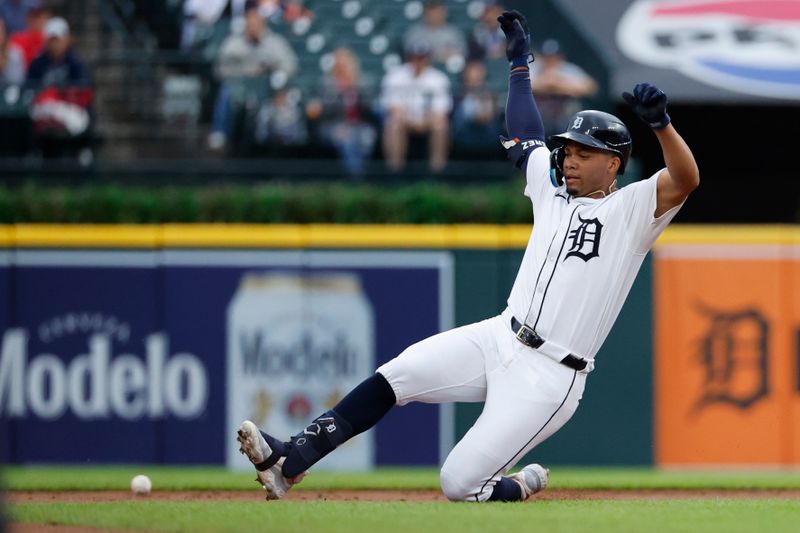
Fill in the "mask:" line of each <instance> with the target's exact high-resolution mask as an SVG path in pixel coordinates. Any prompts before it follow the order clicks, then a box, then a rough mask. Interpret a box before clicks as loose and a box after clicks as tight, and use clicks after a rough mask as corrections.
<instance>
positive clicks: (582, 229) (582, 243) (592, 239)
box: [564, 215, 603, 261]
mask: <svg viewBox="0 0 800 533" xmlns="http://www.w3.org/2000/svg"><path fill="white" fill-rule="evenodd" d="M578 220H579V221H580V225H579V226H578V227H577V228H575V229H574V230H571V231H570V232H569V235H568V239H569V240H570V241H571V242H570V248H569V250H568V251H567V255H566V256H564V261H566V260H567V259H569V258H570V257H580V258H581V259H583V260H584V261H589V259H591V258H593V257H599V256H600V233H601V231H602V230H603V225H602V224H601V223H600V221H599V220H597V219H596V218H583V217H582V216H580V215H578Z"/></svg>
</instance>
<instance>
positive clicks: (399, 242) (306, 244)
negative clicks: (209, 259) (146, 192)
mask: <svg viewBox="0 0 800 533" xmlns="http://www.w3.org/2000/svg"><path fill="white" fill-rule="evenodd" d="M530 231H531V227H530V226H528V225H524V224H519V225H489V224H487V225H470V224H456V225H412V224H407V225H391V224H387V225H378V224H374V225H336V224H285V225H284V224H250V225H248V224H164V225H126V224H120V225H112V224H96V225H77V224H76V225H67V224H63V225H57V224H52V225H51V224H17V225H6V226H3V225H0V247H2V248H14V247H19V248H455V249H458V248H469V249H488V250H498V249H521V248H524V247H525V245H526V244H527V242H528V237H529V236H530ZM670 244H681V245H686V244H689V245H703V244H794V245H800V225H740V226H733V225H725V226H724V225H703V226H701V225H675V226H670V227H669V228H667V230H666V231H665V232H664V234H663V235H662V236H661V238H660V239H659V241H658V243H657V245H670Z"/></svg>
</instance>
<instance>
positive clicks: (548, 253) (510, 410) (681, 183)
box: [237, 11, 699, 502]
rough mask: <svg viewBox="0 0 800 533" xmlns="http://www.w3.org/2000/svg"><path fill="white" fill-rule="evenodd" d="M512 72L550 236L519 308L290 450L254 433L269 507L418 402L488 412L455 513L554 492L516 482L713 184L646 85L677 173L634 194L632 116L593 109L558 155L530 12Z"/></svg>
mask: <svg viewBox="0 0 800 533" xmlns="http://www.w3.org/2000/svg"><path fill="white" fill-rule="evenodd" d="M499 21H500V24H501V27H502V29H503V32H504V33H505V35H506V39H507V50H506V53H507V56H508V59H509V61H510V63H511V73H510V80H509V95H508V102H507V119H506V121H507V124H506V126H507V129H508V133H509V135H510V137H511V139H510V140H508V139H505V140H504V141H503V144H504V146H505V147H506V149H507V151H508V155H509V157H510V159H512V161H513V162H514V163H515V164H516V165H517V166H518V167H519V168H521V169H522V170H523V171H524V172H525V176H526V185H525V191H524V192H525V195H526V196H528V197H529V198H530V200H531V203H532V204H533V211H534V213H535V216H536V224H535V228H534V231H533V233H532V234H531V237H530V240H529V242H528V246H527V249H526V251H525V255H524V257H523V259H522V264H521V266H520V269H519V273H518V274H517V278H516V281H515V282H514V286H513V288H512V290H511V295H510V296H509V298H508V307H507V308H506V309H505V310H504V311H503V312H502V313H501V314H500V315H498V316H495V317H493V318H490V319H487V320H484V321H482V322H478V323H476V324H470V325H468V326H463V327H460V328H457V329H454V330H451V331H446V332H444V333H440V334H438V335H434V336H433V337H430V338H428V339H425V340H423V341H421V342H419V343H417V344H414V345H412V346H410V347H409V348H407V349H406V350H405V351H403V353H401V354H400V355H399V356H397V357H396V358H395V359H393V360H391V361H389V362H388V363H386V364H384V365H383V366H381V367H380V368H378V370H377V372H376V373H375V374H374V375H373V376H372V377H370V378H368V379H366V380H365V381H364V382H362V383H361V384H360V385H358V386H357V387H356V388H355V389H353V390H352V391H351V392H350V393H349V394H348V395H347V396H345V397H344V398H343V399H342V401H341V402H339V403H338V404H337V405H336V406H334V408H333V409H331V410H330V411H328V412H326V413H324V414H322V415H321V416H320V417H318V418H317V419H315V420H314V421H313V422H312V423H311V424H310V425H309V426H308V427H306V428H305V429H304V430H302V431H301V432H300V433H298V434H297V435H295V436H293V437H291V440H290V441H289V442H282V441H280V440H278V439H276V438H274V437H272V436H270V435H268V434H267V433H263V432H261V431H259V429H258V428H257V427H256V426H255V425H254V424H253V423H252V422H250V421H245V422H243V423H242V425H241V426H240V428H239V431H238V437H237V438H238V440H239V442H240V444H241V451H242V452H243V453H244V454H246V455H247V457H248V458H249V459H250V461H251V462H252V463H253V464H254V465H255V467H256V470H257V472H258V474H257V475H258V479H257V481H259V482H260V483H261V484H262V486H263V487H264V489H265V491H266V495H267V499H278V498H281V497H283V495H284V494H285V493H286V491H287V490H289V489H290V488H291V487H292V485H294V484H295V483H297V482H299V481H300V480H301V479H302V477H303V476H304V475H305V472H306V471H307V470H308V469H309V468H310V467H311V466H312V465H313V464H314V463H316V462H317V461H319V460H320V459H321V458H322V457H324V456H325V455H326V454H328V453H330V452H331V451H332V450H334V449H335V448H336V447H337V446H339V445H340V444H342V443H343V442H345V441H346V440H347V439H349V438H351V437H352V436H354V435H357V434H359V433H361V432H363V431H366V430H367V429H369V428H371V427H372V426H374V425H375V424H376V423H377V422H378V421H379V420H380V419H381V418H382V417H383V416H384V415H385V414H386V413H387V412H388V411H389V410H390V409H391V408H392V407H393V406H395V405H405V404H407V403H409V402H414V401H417V402H428V403H443V402H479V401H483V402H485V404H484V408H483V412H482V413H481V415H480V417H478V420H477V421H476V422H475V424H474V425H473V426H472V428H470V430H469V431H468V432H467V434H466V435H465V436H464V438H463V439H461V441H460V442H459V443H458V444H456V446H455V448H453V450H452V451H451V452H450V454H449V455H448V457H447V460H446V461H445V463H444V465H443V466H442V469H441V487H442V491H443V492H444V494H445V495H446V496H447V498H449V499H450V500H453V501H474V502H482V501H487V500H489V501H492V500H500V501H520V500H525V499H527V498H529V497H530V496H531V495H533V494H535V493H537V492H539V491H541V490H542V489H544V488H545V487H546V486H547V482H548V476H549V471H548V470H546V469H545V468H543V467H542V466H540V465H538V464H531V465H528V466H525V467H524V468H523V469H522V470H521V471H519V472H518V473H515V474H512V475H508V476H506V475H505V474H506V473H507V472H508V470H509V469H510V468H512V467H513V466H514V465H515V464H516V463H517V461H518V460H519V459H520V458H521V457H522V456H523V455H525V454H526V453H527V452H529V451H530V450H531V449H533V448H535V447H536V446H537V445H538V444H539V443H541V442H542V441H544V440H545V439H547V438H548V437H550V436H551V435H552V434H553V433H555V432H556V431H558V429H559V428H560V427H561V426H563V425H564V424H565V423H566V422H567V420H569V419H570V417H572V414H573V413H574V412H575V409H576V408H577V407H578V402H579V401H580V399H581V395H582V393H583V389H584V385H585V383H586V377H587V375H588V374H589V373H590V372H591V371H592V369H593V368H594V366H595V361H594V357H595V354H596V353H597V351H598V350H599V349H600V347H601V346H602V344H603V341H604V340H605V338H606V336H607V335H608V332H609V330H610V329H611V326H612V324H613V323H614V320H615V319H616V317H617V315H618V313H619V310H620V308H621V307H622V304H623V302H624V301H625V298H626V296H627V294H628V291H629V290H630V287H631V285H632V284H633V280H634V278H635V277H636V273H637V272H638V270H639V267H640V266H641V264H642V261H643V259H644V257H645V255H646V254H647V252H648V251H649V249H650V247H651V246H652V244H653V242H655V240H656V238H657V237H658V235H659V234H660V233H661V232H662V231H663V230H664V228H665V227H666V226H667V224H668V223H669V222H670V220H672V218H673V217H674V216H675V214H676V213H677V212H678V210H679V209H680V207H681V205H682V204H683V202H684V201H685V200H686V197H687V196H688V195H689V193H691V192H692V190H694V189H695V188H696V187H697V185H698V184H699V174H698V170H697V165H696V164H695V160H694V157H693V156H692V153H691V151H690V150H689V148H688V146H687V145H686V143H685V142H684V141H683V139H682V138H681V137H680V136H679V135H678V133H677V131H676V130H675V128H674V127H673V126H672V125H671V124H670V118H669V116H668V115H667V113H666V102H667V100H666V96H665V95H664V93H663V92H661V91H660V90H659V89H657V88H656V87H654V86H652V85H650V84H646V83H643V84H639V85H637V86H636V88H635V89H634V90H633V94H629V93H625V94H624V95H623V97H624V99H625V100H626V101H627V102H628V104H630V105H631V106H632V107H633V109H634V110H635V112H636V113H637V114H638V115H639V117H641V118H642V119H643V120H644V121H645V122H647V123H648V124H649V125H650V126H651V128H652V129H653V131H654V133H655V135H656V137H657V139H658V141H659V143H660V145H661V149H662V151H663V155H664V160H665V161H666V168H665V169H662V170H660V171H658V172H656V173H655V174H654V175H653V176H651V177H650V178H649V179H645V180H642V181H639V182H636V183H634V184H631V185H628V186H626V187H624V188H622V189H617V187H616V176H617V175H619V174H622V173H623V172H624V170H625V166H626V164H627V163H628V158H629V156H630V153H631V137H630V134H629V133H628V129H627V128H626V127H625V124H623V123H622V122H621V121H620V120H619V119H618V118H616V117H614V116H613V115H609V114H607V113H603V112H600V111H581V112H578V113H577V114H576V115H575V116H574V117H572V119H571V120H570V123H569V126H568V128H567V131H565V132H563V133H561V134H559V135H554V136H553V137H552V138H551V139H552V140H553V141H555V142H556V143H558V148H556V149H555V150H554V151H553V152H552V153H551V152H549V151H548V149H547V148H546V147H545V143H544V127H543V125H542V121H541V118H540V115H539V112H538V110H537V108H536V103H535V101H534V98H533V96H532V93H531V84H530V79H529V73H528V72H529V71H528V65H527V63H528V58H529V55H530V34H529V32H528V29H527V23H526V21H525V18H524V17H523V16H522V15H521V14H520V13H518V12H516V11H512V12H505V13H503V14H502V15H501V16H500V17H499Z"/></svg>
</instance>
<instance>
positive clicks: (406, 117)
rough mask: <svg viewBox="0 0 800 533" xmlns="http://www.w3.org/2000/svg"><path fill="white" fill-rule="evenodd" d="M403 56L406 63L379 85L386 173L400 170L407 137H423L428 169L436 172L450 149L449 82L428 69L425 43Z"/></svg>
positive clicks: (444, 163)
mask: <svg viewBox="0 0 800 533" xmlns="http://www.w3.org/2000/svg"><path fill="white" fill-rule="evenodd" d="M407 55H408V61H407V62H406V63H404V64H402V65H399V66H397V67H395V68H394V69H392V70H390V71H389V72H388V73H387V74H386V76H384V78H383V82H382V84H381V104H382V108H383V111H384V115H385V118H384V125H383V152H384V157H385V158H386V164H387V166H388V167H389V169H390V170H392V171H394V172H398V171H400V170H402V169H403V167H404V166H405V163H406V155H407V152H408V138H409V135H411V134H418V135H419V134H427V135H428V145H429V166H430V169H431V170H432V171H433V172H438V171H441V170H442V169H443V168H444V167H445V165H446V164H447V156H448V150H449V148H450V136H449V132H450V120H449V113H450V110H451V109H452V107H453V96H452V94H451V91H450V80H449V79H448V78H447V76H446V75H445V74H444V73H443V72H441V71H439V70H437V69H435V68H434V67H432V66H431V65H430V61H429V56H430V46H429V45H428V44H427V43H426V42H418V43H414V44H412V45H411V47H410V48H409V49H408V50H407Z"/></svg>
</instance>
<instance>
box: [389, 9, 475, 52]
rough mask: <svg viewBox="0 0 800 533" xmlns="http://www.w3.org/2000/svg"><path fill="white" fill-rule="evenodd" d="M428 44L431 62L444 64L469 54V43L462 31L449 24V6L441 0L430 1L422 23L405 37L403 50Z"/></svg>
mask: <svg viewBox="0 0 800 533" xmlns="http://www.w3.org/2000/svg"><path fill="white" fill-rule="evenodd" d="M423 41H424V42H426V43H428V45H429V46H430V48H431V60H432V61H433V62H434V63H444V62H446V61H447V60H448V59H450V58H451V57H454V56H460V57H461V58H462V59H463V58H464V57H466V54H467V43H466V39H465V38H464V35H463V34H462V33H461V30H460V29H458V28H457V27H455V26H453V25H452V24H448V23H447V6H446V5H445V4H444V3H443V2H442V1H441V0H428V2H426V3H425V11H424V13H423V14H422V22H418V23H416V24H414V25H413V26H411V27H410V28H408V30H407V31H406V33H405V35H404V36H403V49H404V50H406V51H407V50H409V47H411V46H413V45H414V44H416V43H420V42H423Z"/></svg>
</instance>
